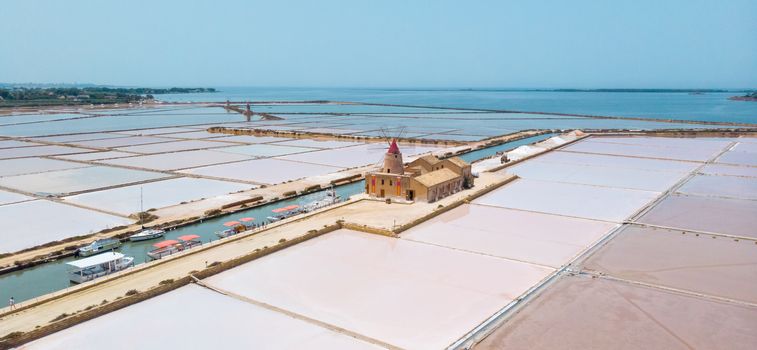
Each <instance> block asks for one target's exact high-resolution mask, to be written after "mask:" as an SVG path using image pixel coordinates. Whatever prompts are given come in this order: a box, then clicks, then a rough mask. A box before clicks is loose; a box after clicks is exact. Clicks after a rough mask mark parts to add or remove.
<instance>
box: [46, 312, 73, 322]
mask: <svg viewBox="0 0 757 350" xmlns="http://www.w3.org/2000/svg"><path fill="white" fill-rule="evenodd" d="M68 316H71V315H69V314H67V313H65V312H64V313H62V314H60V315H58V317H56V318H54V319H53V320H52V321H50V322H57V321H60V320H62V319H64V318H66V317H68Z"/></svg>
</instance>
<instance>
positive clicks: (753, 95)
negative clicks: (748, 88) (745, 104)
mask: <svg viewBox="0 0 757 350" xmlns="http://www.w3.org/2000/svg"><path fill="white" fill-rule="evenodd" d="M728 99H729V100H732V101H753V102H755V101H757V91H754V92H748V93H746V94H745V95H742V96H733V97H729V98H728Z"/></svg>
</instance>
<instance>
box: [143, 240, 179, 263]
mask: <svg viewBox="0 0 757 350" xmlns="http://www.w3.org/2000/svg"><path fill="white" fill-rule="evenodd" d="M152 246H153V247H155V249H153V250H151V251H149V252H147V256H149V257H150V258H152V259H160V258H162V257H164V256H166V255H171V254H173V253H177V252H180V251H182V250H183V247H182V246H181V243H179V241H177V240H175V239H169V240H165V241H162V242H158V243H155V244H153V245H152Z"/></svg>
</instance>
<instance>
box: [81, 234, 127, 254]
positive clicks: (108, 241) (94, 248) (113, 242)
mask: <svg viewBox="0 0 757 350" xmlns="http://www.w3.org/2000/svg"><path fill="white" fill-rule="evenodd" d="M120 246H121V241H119V240H117V239H115V238H103V239H98V240H96V241H94V242H92V243H90V244H89V245H86V246H84V247H81V248H79V249H78V250H77V251H76V256H91V255H95V254H100V253H103V252H107V251H109V250H113V249H116V248H118V247H120Z"/></svg>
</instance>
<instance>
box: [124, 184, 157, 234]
mask: <svg viewBox="0 0 757 350" xmlns="http://www.w3.org/2000/svg"><path fill="white" fill-rule="evenodd" d="M143 213H144V200H143V196H142V187H140V188H139V223H140V224H141V225H142V231H139V232H137V233H135V234H133V235H131V236H129V240H130V241H132V242H139V241H148V240H151V239H155V238H159V237H163V235H164V234H165V233H166V231H163V230H160V229H145V225H144V223H143V222H142V214H143Z"/></svg>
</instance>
